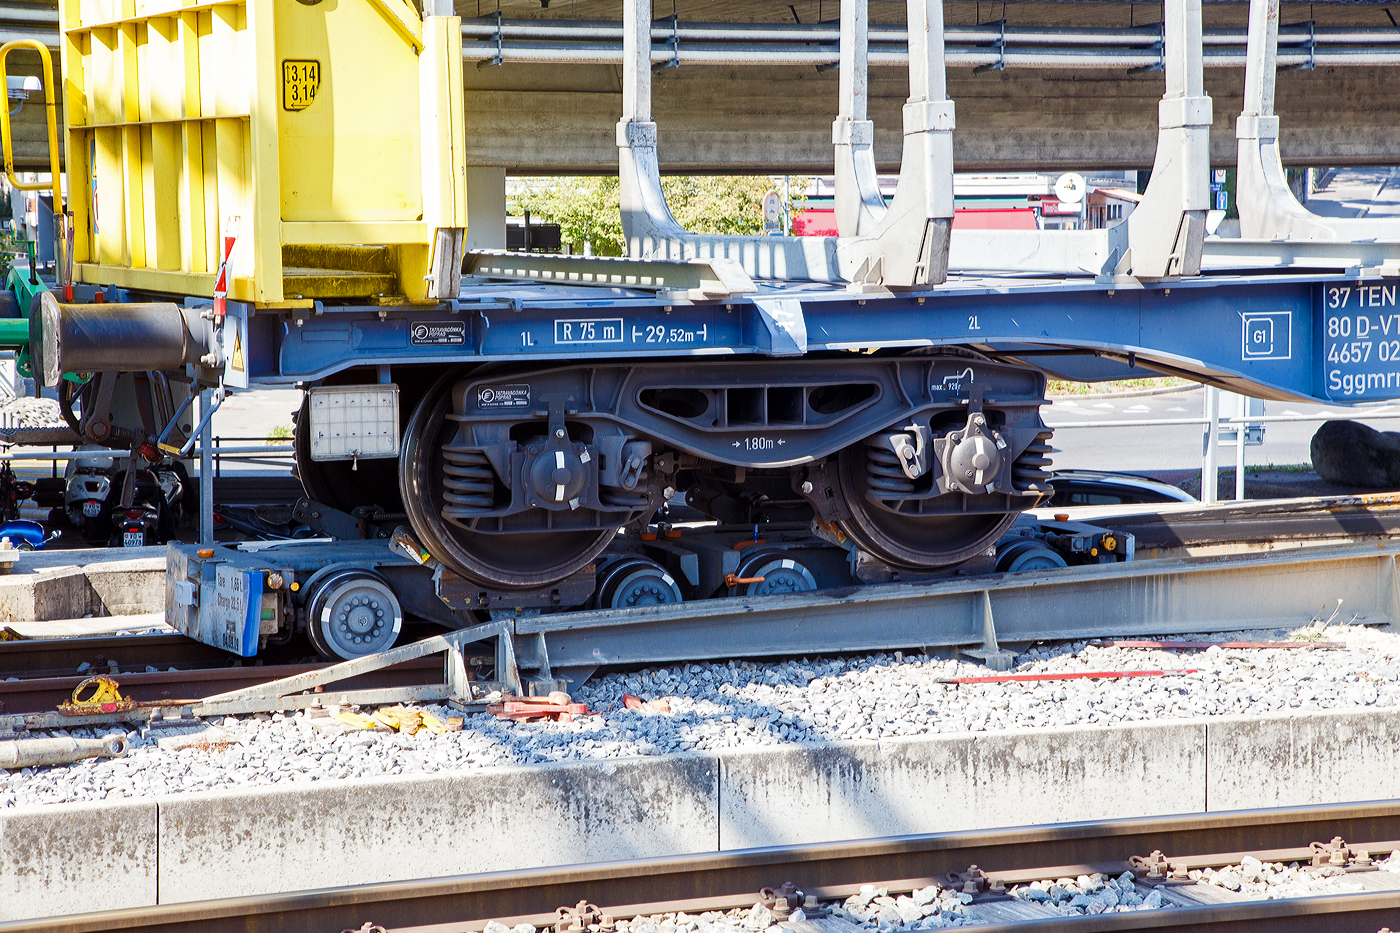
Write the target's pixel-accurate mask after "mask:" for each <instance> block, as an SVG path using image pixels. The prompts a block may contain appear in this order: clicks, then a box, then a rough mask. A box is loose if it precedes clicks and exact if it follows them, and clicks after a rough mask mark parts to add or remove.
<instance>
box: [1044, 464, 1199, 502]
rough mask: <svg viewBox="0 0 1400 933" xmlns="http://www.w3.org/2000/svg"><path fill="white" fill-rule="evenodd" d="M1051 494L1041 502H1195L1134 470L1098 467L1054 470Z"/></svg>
mask: <svg viewBox="0 0 1400 933" xmlns="http://www.w3.org/2000/svg"><path fill="white" fill-rule="evenodd" d="M1050 482H1051V484H1052V485H1053V486H1054V487H1055V495H1053V496H1051V497H1050V501H1049V502H1047V503H1045V506H1046V507H1050V508H1057V507H1067V506H1073V505H1138V504H1140V503H1151V502H1196V501H1197V499H1196V497H1195V496H1193V495H1191V494H1190V493H1189V492H1183V491H1182V490H1180V489H1178V488H1176V487H1175V486H1172V485H1170V484H1169V483H1163V482H1161V481H1160V480H1155V479H1152V478H1151V477H1150V476H1138V475H1137V474H1135V473H1106V472H1101V471H1099V470H1057V471H1056V472H1055V473H1054V475H1053V477H1052V478H1051V480H1050Z"/></svg>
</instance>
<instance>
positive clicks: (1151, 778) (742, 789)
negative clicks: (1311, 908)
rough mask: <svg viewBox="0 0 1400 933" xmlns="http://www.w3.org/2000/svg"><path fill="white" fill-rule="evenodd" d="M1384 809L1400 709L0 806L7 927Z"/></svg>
mask: <svg viewBox="0 0 1400 933" xmlns="http://www.w3.org/2000/svg"><path fill="white" fill-rule="evenodd" d="M1388 796H1389V797H1400V711H1397V710H1375V711H1370V712H1335V713H1334V712H1318V713H1301V714H1291V715H1275V716H1268V717H1262V718H1257V719H1243V718H1240V719H1221V720H1191V721H1180V722H1162V723H1144V724H1135V725H1129V726H1111V727H1107V728H1097V727H1090V726H1077V727H1072V728H1066V729H1043V730H1026V731H1017V732H990V733H979V734H976V735H951V736H931V737H926V738H913V739H899V740H894V741H885V742H881V743H879V744H878V745H877V744H872V743H850V744H841V745H830V746H815V747H803V746H782V747H776V748H766V749H759V750H741V751H724V752H719V753H716V754H709V755H677V756H667V757H660V758H631V759H622V760H615V761H599V762H589V763H568V764H552V765H543V766H536V767H512V768H491V769H483V770H480V771H472V772H467V773H457V774H425V775H410V776H395V777H386V778H376V779H371V780H362V781H319V782H315V783H308V784H302V785H294V786H291V787H285V788H284V787H277V788H263V789H259V790H248V791H240V792H223V793H195V794H184V795H175V796H169V797H159V798H152V799H147V800H136V801H114V802H111V803H104V804H83V805H58V806H48V807H36V808H29V809H25V810H11V811H0V919H23V918H33V917H42V916H52V915H55V914H60V913H78V912H84V911H91V910H98V909H107V908H112V907H135V906H149V905H152V904H155V903H178V902H183V901H191V900H199V899H203V898H215V897H234V896H239V895H254V894H270V893H281V892H288V891H295V890H306V889H311V888H318V887H330V886H336V885H347V884H360V883H367V882H374V881H400V880H406V879H412V878H420V877H432V876H444V875H453V874H468V873H476V872H485V871H495V870H507V869H521V868H530V867H544V866H549V865H565V864H576V863H581V862H593V861H603V860H612V859H628V858H646V857H650V856H670V855H681V854H688V853H697V852H714V851H718V850H720V849H725V850H731V849H736V848H744V847H752V846H770V845H791V844H801V843H811V842H822V841H836V840H841V839H853V838H868V837H872V836H883V835H897V834H906V833H928V832H947V831H956V830H971V829H981V828H995V827H1006V826H1018V825H1026V824H1034V823H1051V822H1063V821H1068V820H1087V819H1115V818H1125V817H1139V816H1151V815H1159V814H1173V813H1196V812H1202V811H1222V810H1235V809H1249V808H1256V807H1271V806H1286V805H1297V804H1312V803H1342V802H1348V801H1360V800H1374V799H1377V798H1381V797H1388ZM157 840H158V841H157Z"/></svg>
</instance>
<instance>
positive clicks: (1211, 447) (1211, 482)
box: [1046, 385, 1400, 503]
mask: <svg viewBox="0 0 1400 933" xmlns="http://www.w3.org/2000/svg"><path fill="white" fill-rule="evenodd" d="M1197 388H1204V389H1205V395H1204V398H1203V405H1202V412H1201V414H1200V415H1199V416H1197V417H1194V418H1189V417H1188V418H1143V419H1132V420H1128V419H1111V420H1108V419H1106V420H1094V421H1059V422H1054V423H1051V422H1050V421H1047V422H1046V425H1047V427H1050V428H1053V429H1055V430H1056V431H1060V430H1068V429H1072V428H1148V427H1171V426H1180V425H1193V424H1194V425H1200V427H1201V430H1202V431H1203V432H1204V434H1205V444H1204V447H1203V452H1202V455H1201V501H1202V502H1205V503H1214V502H1216V501H1217V500H1218V492H1217V489H1218V484H1219V481H1220V446H1221V443H1220V441H1221V437H1220V435H1221V434H1222V433H1224V432H1222V431H1221V430H1220V428H1227V427H1233V428H1234V432H1233V433H1234V434H1235V438H1236V442H1235V443H1234V445H1233V446H1234V447H1235V498H1236V499H1243V498H1244V449H1245V447H1246V446H1247V445H1246V444H1242V443H1239V442H1238V440H1239V438H1240V432H1241V431H1242V430H1243V431H1246V432H1247V431H1248V429H1249V428H1251V427H1253V426H1255V425H1265V424H1279V423H1288V422H1307V421H1310V422H1315V423H1318V424H1321V423H1322V422H1324V421H1360V420H1365V421H1387V420H1400V408H1396V409H1395V410H1389V409H1391V408H1392V407H1393V406H1394V405H1396V404H1397V403H1394V402H1391V403H1385V404H1384V405H1383V406H1382V407H1380V408H1379V409H1378V410H1377V411H1375V412H1369V411H1366V410H1364V409H1356V410H1352V411H1347V412H1336V413H1319V414H1316V415H1248V414H1246V413H1245V406H1247V405H1248V404H1249V399H1248V398H1247V397H1246V396H1243V395H1237V396H1236V398H1237V399H1238V400H1239V406H1238V409H1239V410H1238V411H1237V413H1236V414H1234V415H1231V416H1227V417H1221V416H1220V390H1219V389H1217V388H1215V387H1214V386H1203V387H1202V386H1199V385H1194V386H1193V385H1186V386H1182V387H1181V391H1182V392H1192V391H1194V390H1195V389H1197ZM1161 394H1163V395H1166V394H1169V393H1161ZM1073 398H1076V399H1077V398H1084V399H1086V400H1088V399H1093V398H1095V396H1093V395H1085V396H1073ZM1055 401H1060V399H1055ZM1212 415H1214V417H1212ZM1212 423H1214V424H1215V425H1216V426H1217V429H1216V430H1215V431H1214V432H1211V431H1210V430H1209V426H1210V425H1211V424H1212Z"/></svg>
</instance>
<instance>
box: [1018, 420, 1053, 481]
mask: <svg viewBox="0 0 1400 933" xmlns="http://www.w3.org/2000/svg"><path fill="white" fill-rule="evenodd" d="M1054 433H1055V432H1054V431H1041V432H1040V433H1039V434H1037V435H1036V436H1035V440H1033V441H1031V442H1030V443H1029V444H1028V445H1026V449H1025V450H1024V451H1022V452H1021V455H1020V456H1019V457H1017V458H1016V459H1015V460H1014V461H1012V463H1011V485H1012V486H1014V487H1015V488H1017V489H1019V490H1021V491H1023V492H1024V491H1026V490H1030V489H1037V490H1042V489H1046V488H1048V487H1049V485H1050V469H1049V467H1050V438H1051V437H1052V436H1053V435H1054Z"/></svg>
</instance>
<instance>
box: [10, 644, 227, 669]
mask: <svg viewBox="0 0 1400 933" xmlns="http://www.w3.org/2000/svg"><path fill="white" fill-rule="evenodd" d="M233 660H234V658H233V656H232V655H230V654H229V653H228V652H227V651H222V650H220V649H218V648H214V647H212V646H210V645H203V644H200V643H199V642H197V641H195V640H193V639H191V638H186V637H185V636H184V635H173V634H162V635H111V636H103V637H93V638H29V639H25V640H23V641H0V672H3V673H0V678H3V677H22V678H23V677H45V676H48V677H56V676H62V675H64V674H72V673H74V672H75V671H76V670H77V669H78V666H79V665H81V664H84V663H87V664H91V665H92V666H93V668H94V669H95V670H96V671H99V672H101V673H104V674H105V673H107V662H108V661H115V662H116V663H117V665H118V666H119V667H120V668H121V669H122V670H126V669H128V668H135V669H137V670H145V669H146V665H148V664H149V665H152V666H153V667H159V668H162V669H163V668H167V667H189V666H195V665H197V666H201V667H212V666H217V665H221V664H229V663H232V661H233Z"/></svg>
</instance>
